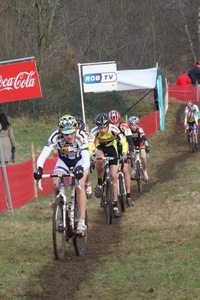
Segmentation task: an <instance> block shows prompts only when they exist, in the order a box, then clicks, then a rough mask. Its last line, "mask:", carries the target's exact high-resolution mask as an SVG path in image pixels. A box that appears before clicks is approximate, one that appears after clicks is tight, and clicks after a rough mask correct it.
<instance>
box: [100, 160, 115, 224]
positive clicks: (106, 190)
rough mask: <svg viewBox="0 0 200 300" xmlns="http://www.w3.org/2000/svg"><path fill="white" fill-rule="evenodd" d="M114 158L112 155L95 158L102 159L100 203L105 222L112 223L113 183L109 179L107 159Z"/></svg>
mask: <svg viewBox="0 0 200 300" xmlns="http://www.w3.org/2000/svg"><path fill="white" fill-rule="evenodd" d="M113 159H115V158H114V157H109V156H103V157H97V158H96V160H103V161H104V174H103V184H102V186H103V194H102V197H101V203H102V206H103V208H104V211H105V215H106V224H108V225H111V224H112V214H113V205H112V204H113V185H112V182H111V179H110V165H109V161H110V160H113Z"/></svg>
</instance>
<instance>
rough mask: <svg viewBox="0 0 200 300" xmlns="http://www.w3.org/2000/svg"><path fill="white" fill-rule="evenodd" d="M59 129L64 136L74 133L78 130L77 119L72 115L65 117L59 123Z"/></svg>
mask: <svg viewBox="0 0 200 300" xmlns="http://www.w3.org/2000/svg"><path fill="white" fill-rule="evenodd" d="M58 127H59V129H60V131H61V132H62V133H64V134H70V133H73V132H74V131H75V130H76V129H77V128H78V126H77V122H76V119H75V118H74V117H73V116H71V115H64V116H63V117H62V118H60V119H59V121H58Z"/></svg>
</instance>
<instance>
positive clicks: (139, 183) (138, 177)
mask: <svg viewBox="0 0 200 300" xmlns="http://www.w3.org/2000/svg"><path fill="white" fill-rule="evenodd" d="M142 179H143V172H142V170H141V168H140V163H139V162H138V163H136V181H137V187H138V193H142Z"/></svg>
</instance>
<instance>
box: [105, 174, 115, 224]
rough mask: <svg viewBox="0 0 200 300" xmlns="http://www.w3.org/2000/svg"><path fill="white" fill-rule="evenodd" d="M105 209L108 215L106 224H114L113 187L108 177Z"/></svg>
mask: <svg viewBox="0 0 200 300" xmlns="http://www.w3.org/2000/svg"><path fill="white" fill-rule="evenodd" d="M104 193H105V194H104V195H105V196H104V197H105V202H104V211H105V215H106V224H107V225H111V224H112V216H113V187H112V183H111V180H110V179H107V181H106V184H105V186H104Z"/></svg>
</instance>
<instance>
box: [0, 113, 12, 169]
mask: <svg viewBox="0 0 200 300" xmlns="http://www.w3.org/2000/svg"><path fill="white" fill-rule="evenodd" d="M0 140H1V145H2V150H3V156H4V160H5V164H6V165H8V162H9V161H11V156H12V154H13V155H14V153H15V137H14V132H13V128H12V126H11V124H10V123H9V122H8V119H7V117H6V115H5V114H4V113H1V114H0ZM12 160H14V158H13V157H12Z"/></svg>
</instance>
